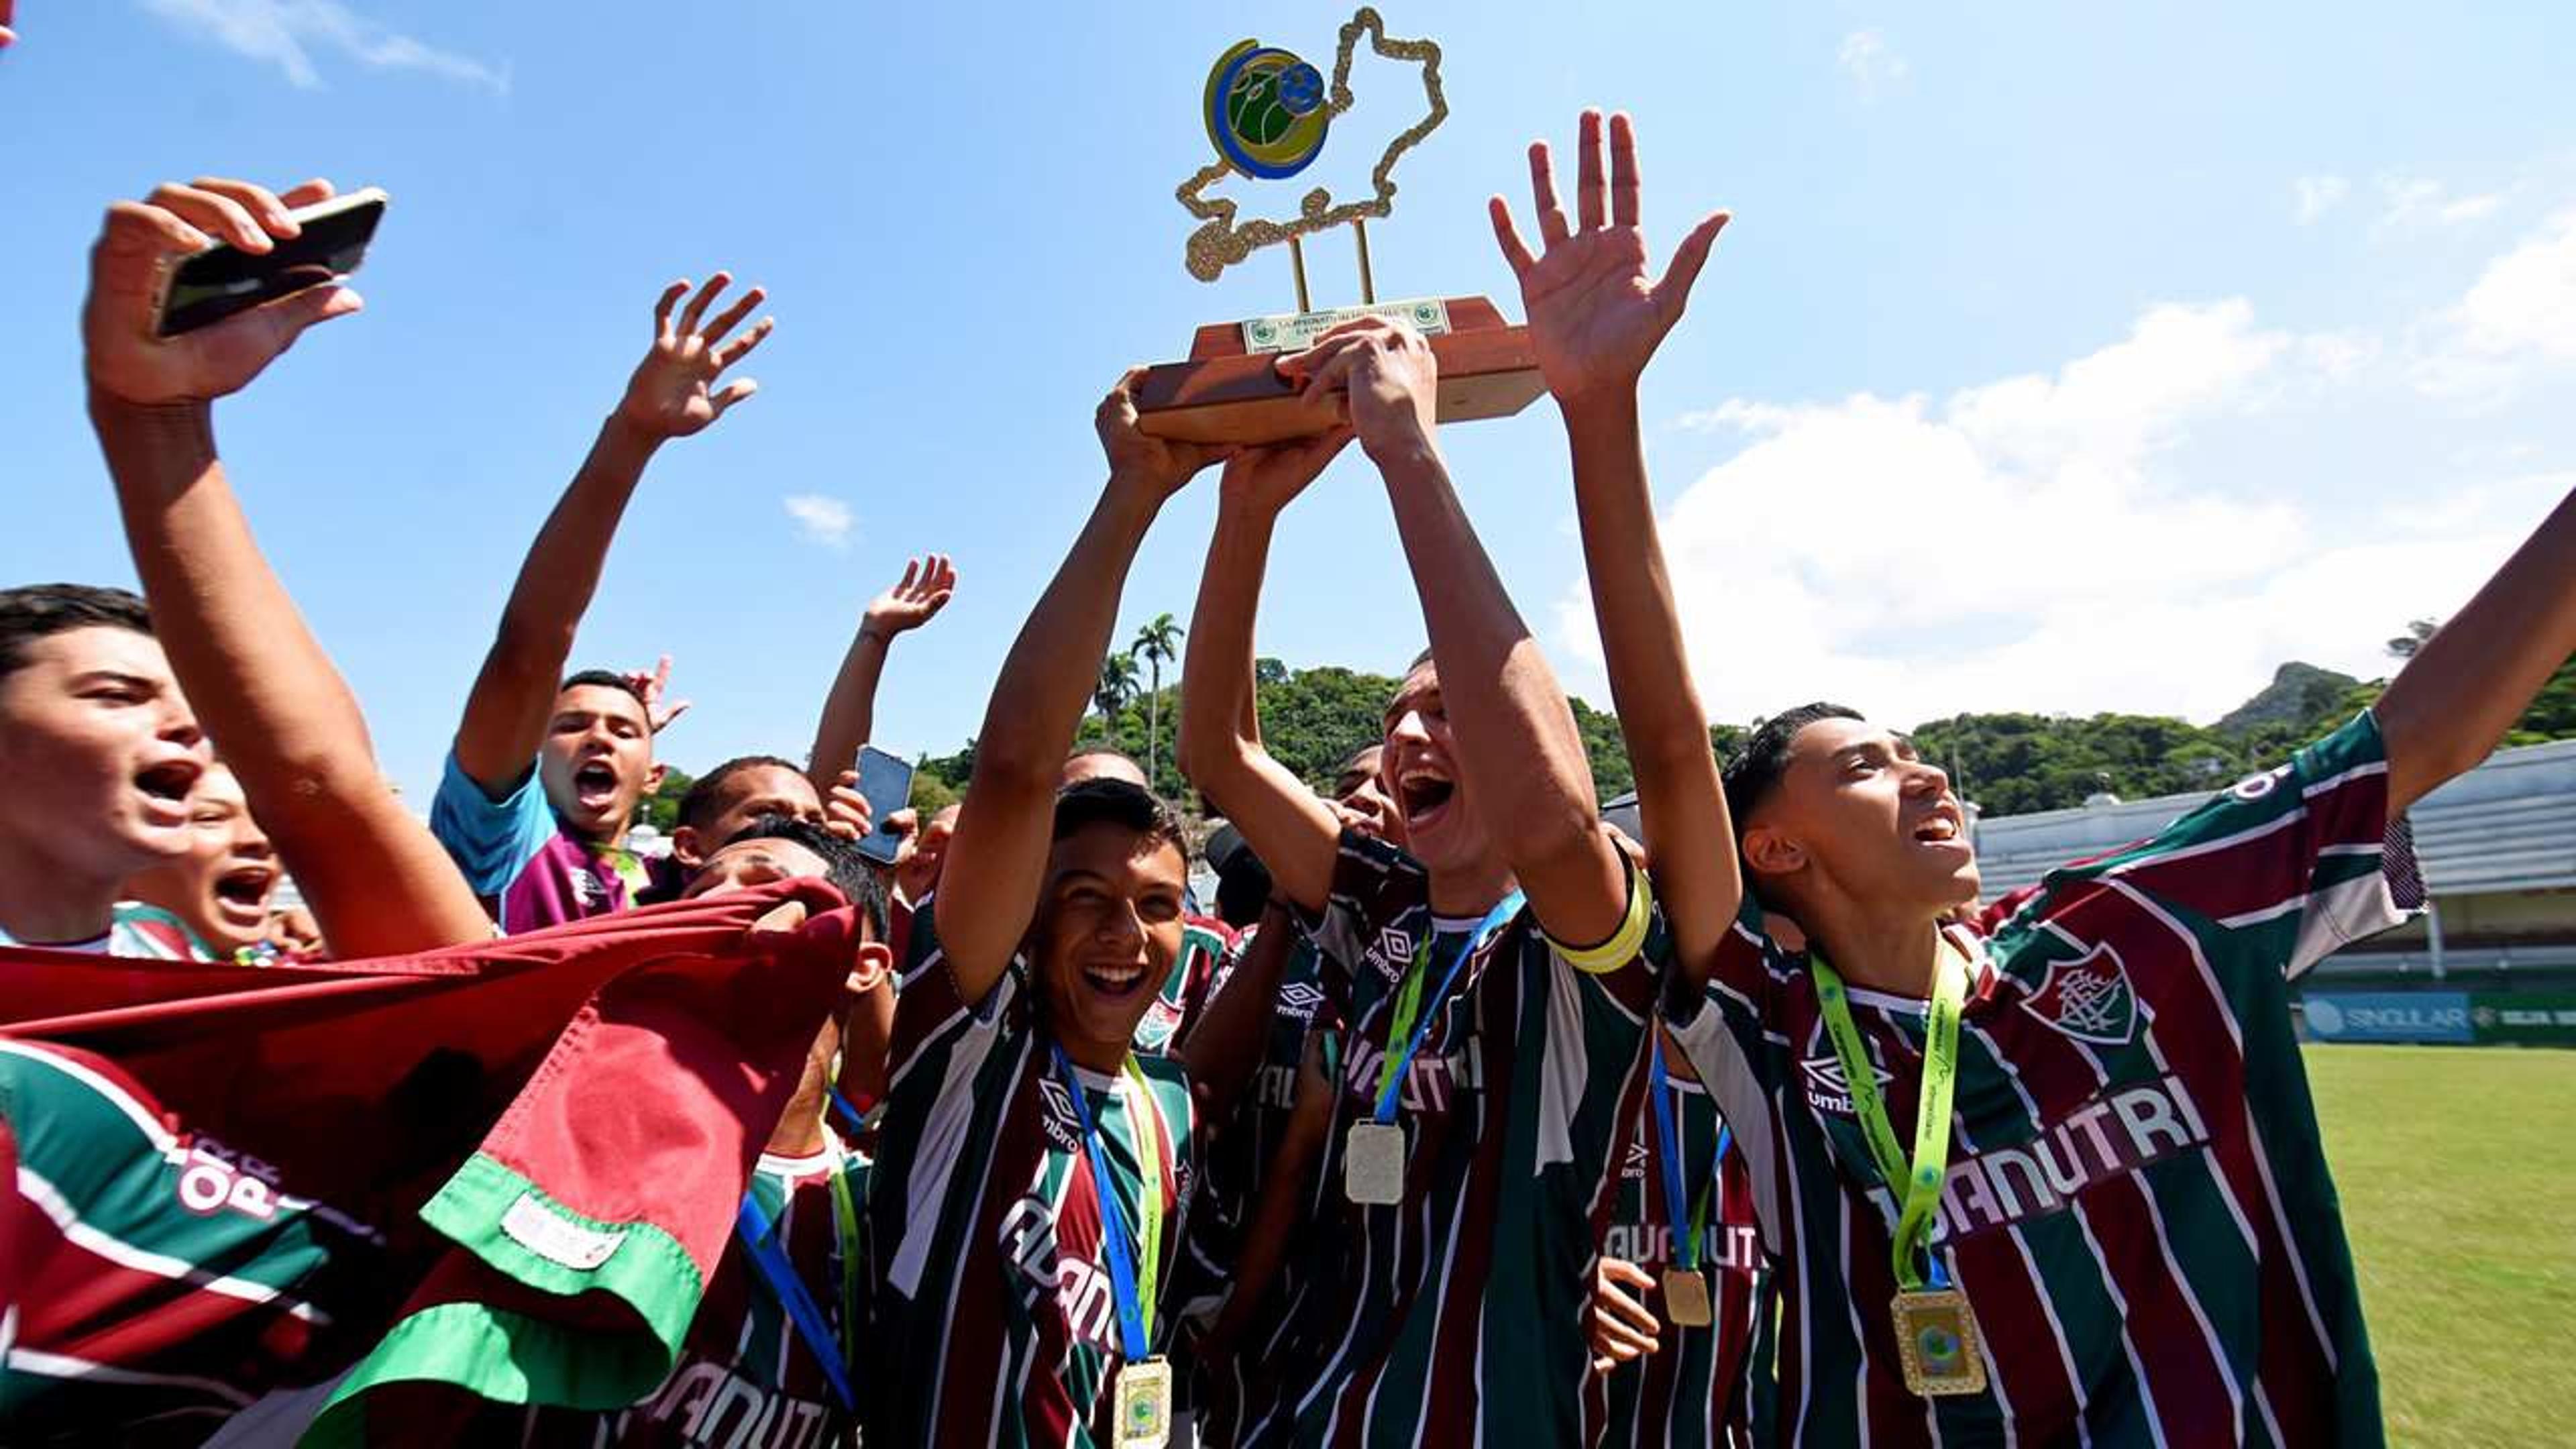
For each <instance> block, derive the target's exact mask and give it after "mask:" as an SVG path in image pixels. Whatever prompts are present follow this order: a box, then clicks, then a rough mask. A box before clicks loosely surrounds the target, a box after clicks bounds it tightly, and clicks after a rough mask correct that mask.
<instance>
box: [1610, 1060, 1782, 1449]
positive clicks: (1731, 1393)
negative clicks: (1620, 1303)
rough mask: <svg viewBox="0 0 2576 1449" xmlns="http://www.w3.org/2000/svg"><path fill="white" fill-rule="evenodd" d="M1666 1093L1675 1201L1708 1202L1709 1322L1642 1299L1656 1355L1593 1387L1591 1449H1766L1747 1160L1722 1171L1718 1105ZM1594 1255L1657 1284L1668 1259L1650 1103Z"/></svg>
mask: <svg viewBox="0 0 2576 1449" xmlns="http://www.w3.org/2000/svg"><path fill="white" fill-rule="evenodd" d="M1649 1090H1650V1091H1651V1090H1652V1088H1651V1087H1649ZM1670 1091H1671V1093H1672V1101H1673V1106H1674V1115H1673V1135H1674V1137H1675V1139H1676V1140H1677V1141H1678V1142H1679V1144H1680V1148H1681V1153H1680V1156H1681V1162H1682V1194H1683V1197H1684V1199H1685V1201H1686V1203H1687V1204H1688V1205H1689V1206H1687V1207H1685V1209H1684V1211H1685V1212H1686V1213H1689V1212H1692V1211H1694V1210H1697V1206H1698V1204H1699V1203H1700V1201H1701V1199H1702V1198H1703V1196H1705V1197H1706V1199H1707V1207H1706V1209H1705V1214H1706V1216H1705V1226H1703V1227H1702V1228H1701V1231H1700V1252H1699V1263H1700V1271H1701V1272H1702V1273H1703V1274H1705V1275H1706V1277H1707V1279H1708V1283H1709V1305H1710V1307H1711V1309H1712V1310H1713V1311H1712V1313H1711V1315H1710V1316H1711V1319H1712V1321H1711V1322H1710V1324H1709V1325H1708V1326H1707V1327H1704V1328H1689V1327H1684V1326H1682V1325H1680V1324H1676V1323H1674V1322H1673V1321H1672V1317H1671V1315H1670V1314H1669V1313H1668V1312H1666V1310H1665V1308H1664V1303H1663V1290H1662V1288H1661V1287H1660V1286H1658V1287H1657V1288H1655V1289H1653V1290H1650V1291H1648V1292H1647V1293H1645V1294H1644V1295H1643V1297H1644V1298H1645V1301H1646V1311H1648V1312H1649V1313H1652V1314H1654V1315H1655V1317H1656V1319H1657V1320H1658V1321H1659V1322H1661V1323H1662V1324H1663V1333H1662V1334H1661V1335H1660V1337H1659V1338H1658V1341H1657V1342H1658V1347H1657V1348H1656V1350H1655V1352H1654V1353H1652V1354H1650V1355H1648V1356H1646V1357H1644V1358H1638V1359H1630V1360H1629V1361H1628V1362H1626V1363H1623V1364H1621V1365H1619V1367H1618V1368H1616V1369H1614V1370H1612V1371H1611V1372H1610V1373H1609V1374H1607V1375H1604V1376H1602V1377H1601V1378H1600V1379H1598V1380H1596V1383H1597V1384H1598V1386H1599V1387H1598V1390H1597V1392H1599V1393H1600V1395H1601V1396H1602V1401H1603V1402H1602V1406H1601V1409H1600V1410H1599V1411H1598V1417H1599V1418H1600V1420H1601V1422H1602V1423H1603V1424H1604V1429H1603V1432H1602V1435H1601V1437H1600V1438H1599V1439H1598V1440H1596V1441H1595V1442H1596V1443H1597V1444H1600V1445H1604V1446H1609V1449H1626V1446H1639V1449H1642V1446H1646V1445H1660V1446H1667V1449H1702V1446H1715V1445H1724V1446H1728V1449H1737V1446H1750V1445H1753V1444H1756V1443H1767V1442H1769V1441H1768V1437H1767V1432H1766V1431H1765V1429H1764V1428H1763V1427H1762V1426H1763V1425H1764V1423H1765V1421H1764V1420H1763V1419H1761V1418H1759V1417H1757V1414H1756V1410H1757V1409H1765V1408H1767V1407H1768V1404H1769V1399H1770V1379H1771V1343H1770V1338H1771V1319H1772V1314H1773V1310H1774V1307H1775V1304H1774V1303H1773V1300H1772V1294H1771V1283H1770V1276H1769V1274H1767V1273H1766V1272H1765V1271H1764V1270H1763V1261H1762V1243H1761V1238H1760V1235H1759V1234H1758V1233H1757V1232H1756V1230H1755V1228H1754V1225H1753V1192H1752V1184H1751V1183H1750V1182H1749V1181H1748V1180H1747V1179H1746V1177H1745V1172H1744V1154H1743V1153H1740V1152H1737V1151H1735V1150H1733V1149H1732V1148H1731V1147H1730V1148H1729V1149H1728V1151H1727V1153H1726V1157H1725V1159H1724V1162H1723V1164H1722V1165H1721V1163H1720V1161H1719V1159H1718V1156H1717V1148H1718V1140H1719V1137H1718V1128H1719V1126H1720V1125H1721V1122H1720V1119H1719V1117H1718V1115H1717V1107H1716V1105H1715V1104H1714V1103H1713V1102H1711V1101H1710V1100H1709V1095H1708V1093H1707V1092H1706V1091H1705V1090H1704V1089H1702V1088H1701V1086H1700V1084H1699V1083H1697V1082H1693V1081H1687V1080H1684V1079H1682V1078H1679V1077H1676V1078H1675V1079H1673V1081H1672V1083H1671V1085H1670ZM1689 1221H1690V1219H1689V1218H1688V1217H1685V1218H1684V1222H1685V1223H1686V1224H1687V1223H1688V1222H1689ZM1601 1251H1602V1252H1603V1253H1604V1254H1605V1255H1607V1256H1609V1257H1613V1258H1619V1259H1622V1260H1624V1261H1626V1262H1630V1263H1634V1264H1636V1265H1637V1266H1638V1267H1640V1268H1643V1269H1645V1270H1646V1272H1647V1273H1648V1274H1649V1275H1651V1276H1652V1277H1654V1278H1655V1280H1656V1282H1657V1283H1658V1285H1660V1284H1661V1282H1662V1280H1663V1276H1664V1270H1665V1269H1666V1268H1668V1267H1670V1266H1672V1264H1673V1262H1674V1254H1673V1229H1672V1217H1671V1215H1670V1213H1669V1212H1668V1211H1667V1209H1666V1208H1665V1205H1664V1156H1663V1141H1662V1133H1661V1132H1659V1131H1658V1130H1657V1128H1656V1126H1655V1114H1654V1111H1653V1110H1652V1107H1651V1105H1650V1106H1649V1107H1648V1108H1647V1109H1646V1110H1642V1111H1640V1112H1638V1113H1637V1130H1636V1133H1635V1135H1634V1136H1632V1137H1631V1138H1630V1139H1629V1142H1628V1146H1627V1149H1626V1152H1625V1156H1624V1160H1623V1161H1622V1162H1621V1164H1620V1167H1619V1197H1618V1203H1617V1206H1616V1207H1614V1208H1613V1209H1612V1210H1611V1216H1610V1230H1609V1231H1608V1232H1607V1233H1605V1234H1603V1236H1602V1240H1601ZM1757 1380H1758V1381H1757Z"/></svg>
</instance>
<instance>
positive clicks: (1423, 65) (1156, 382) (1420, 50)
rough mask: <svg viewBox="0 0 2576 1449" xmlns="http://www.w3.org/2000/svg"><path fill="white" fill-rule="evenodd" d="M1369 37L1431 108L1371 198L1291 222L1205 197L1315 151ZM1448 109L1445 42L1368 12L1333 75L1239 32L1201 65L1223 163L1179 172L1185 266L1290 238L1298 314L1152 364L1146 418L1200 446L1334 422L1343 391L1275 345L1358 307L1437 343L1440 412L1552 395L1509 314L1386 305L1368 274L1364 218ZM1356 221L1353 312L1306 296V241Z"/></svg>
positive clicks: (1395, 148)
mask: <svg viewBox="0 0 2576 1449" xmlns="http://www.w3.org/2000/svg"><path fill="white" fill-rule="evenodd" d="M1362 36H1366V37H1367V38H1368V41H1369V45H1370V48H1371V49H1372V50H1373V51H1374V52H1375V53H1376V54H1377V55H1379V56H1382V57H1385V58H1387V59H1389V60H1395V61H1401V62H1408V63H1411V64H1413V65H1416V66H1418V67H1420V69H1421V73H1422V91H1423V98H1424V100H1425V101H1426V102H1427V109H1426V110H1425V112H1424V114H1423V116H1422V118H1421V119H1420V120H1418V121H1416V122H1414V124H1413V125H1411V126H1410V127H1407V128H1406V129H1405V130H1404V131H1402V132H1401V133H1399V134H1398V135H1397V136H1396V137H1395V139H1394V140H1393V141H1391V142H1389V143H1388V145H1387V148H1386V154H1385V155H1383V156H1381V157H1380V158H1379V159H1378V163H1377V167H1376V169H1375V170H1374V171H1372V172H1371V173H1370V181H1371V184H1372V186H1373V188H1374V194H1373V195H1371V196H1370V197H1368V198H1367V199H1365V200H1354V201H1344V202H1338V203H1337V202H1335V201H1334V200H1333V196H1332V193H1331V191H1330V190H1328V189H1327V188H1324V187H1320V186H1319V187H1316V188H1314V189H1312V190H1310V191H1308V192H1307V193H1306V194H1305V196H1304V198H1303V199H1302V200H1301V201H1300V202H1299V204H1298V207H1297V213H1296V215H1295V216H1294V217H1292V218H1290V219H1288V220H1285V221H1273V220H1268V219H1265V218H1253V219H1250V220H1240V219H1238V211H1239V207H1238V204H1237V203H1236V202H1235V201H1234V200H1233V199H1231V198H1228V197H1210V196H1209V195H1208V191H1209V188H1211V187H1213V186H1215V185H1217V184H1218V183H1219V182H1221V181H1223V180H1225V179H1226V178H1228V177H1239V178H1242V179H1244V180H1246V181H1281V180H1285V179H1287V178H1289V177H1291V176H1294V175H1296V174H1297V173H1298V172H1300V171H1303V170H1304V169H1306V167H1307V166H1309V165H1311V164H1312V163H1313V162H1314V160H1315V158H1316V157H1317V156H1318V155H1320V154H1322V151H1323V148H1324V139H1325V136H1326V135H1327V133H1328V132H1329V131H1330V130H1331V126H1332V121H1333V118H1334V117H1335V116H1338V115H1341V114H1342V113H1343V112H1345V111H1348V110H1349V109H1350V108H1351V89H1350V75H1351V59H1352V57H1353V55H1355V54H1356V53H1357V51H1358V47H1359V42H1360V39H1361V37H1362ZM1448 115H1449V104H1448V102H1447V101H1446V100H1444V99H1442V97H1441V93H1440V47H1439V46H1437V45H1435V44H1433V43H1432V42H1430V41H1428V40H1395V39H1390V38H1389V37H1388V36H1387V33H1386V25H1385V22H1383V21H1382V20H1380V19H1379V18H1378V13H1377V11H1375V10H1373V9H1369V8H1366V7H1363V8H1362V9H1361V10H1360V11H1359V13H1357V14H1355V15H1353V16H1352V17H1351V20H1350V23H1349V24H1347V25H1345V26H1343V27H1342V31H1341V44H1340V50H1339V53H1338V54H1337V55H1336V57H1335V59H1334V62H1333V75H1332V80H1331V82H1330V83H1329V84H1327V83H1326V81H1325V79H1324V77H1323V75H1322V73H1321V72H1319V71H1318V70H1317V69H1316V68H1315V67H1314V66H1312V65H1309V64H1307V63H1306V62H1305V61H1303V60H1301V59H1299V58H1298V57H1297V56H1296V55H1294V54H1293V53H1291V52H1289V51H1285V50H1281V49H1279V48H1277V47H1275V46H1268V45H1263V44H1262V43H1260V42H1259V41H1257V40H1246V41H1243V42H1241V43H1239V44H1237V45H1235V46H1234V47H1233V48H1232V49H1230V50H1228V51H1226V53H1225V54H1224V55H1222V56H1219V57H1218V58H1217V63H1216V66H1215V68H1214V69H1212V70H1211V71H1209V73H1208V81H1207V93H1206V98H1205V103H1204V107H1203V119H1204V120H1205V121H1206V123H1207V133H1208V140H1209V141H1210V142H1211V143H1212V144H1213V145H1214V146H1215V147H1216V153H1217V156H1216V159H1215V160H1214V161H1212V162H1210V163H1209V164H1208V165H1206V166H1204V167H1202V168H1200V170H1199V171H1198V172H1197V173H1196V174H1195V175H1193V176H1191V177H1190V179H1189V180H1187V181H1185V182H1183V183H1182V184H1181V187H1180V189H1179V191H1178V192H1176V193H1175V195H1177V196H1178V197H1179V199H1180V203H1181V205H1182V206H1183V207H1184V208H1185V209H1187V210H1188V211H1189V213H1190V215H1192V216H1194V217H1196V218H1198V220H1199V223H1200V224H1199V227H1198V229H1197V230H1196V231H1193V232H1191V233H1190V239H1189V245H1188V249H1187V254H1186V256H1187V263H1188V267H1189V273H1190V275H1191V276H1194V277H1196V278H1198V279H1199V280H1200V281H1203V282H1213V281H1215V280H1216V279H1217V277H1218V276H1219V275H1221V274H1222V273H1223V272H1224V271H1225V269H1226V268H1227V267H1229V266H1232V265H1233V264H1235V263H1237V262H1240V261H1242V260H1244V259H1245V258H1247V257H1249V256H1251V255H1252V253H1254V252H1255V251H1257V250H1259V249H1261V248H1263V247H1267V246H1274V245H1277V244H1279V243H1281V242H1285V243H1286V244H1287V247H1288V257H1289V264H1290V268H1291V271H1292V273H1293V275H1294V278H1295V281H1296V289H1297V310H1296V311H1294V312H1288V313H1281V314H1278V315H1275V316H1264V317H1252V318H1247V319H1244V320H1241V321H1236V322H1219V323H1212V324H1210V325H1208V326H1205V327H1201V328H1200V329H1199V331H1198V336H1197V338H1196V339H1195V340H1194V341H1193V343H1192V344H1191V347H1190V355H1189V359H1188V360H1187V361H1184V362H1167V363H1163V364H1161V365H1160V366H1157V367H1153V368H1149V369H1147V371H1146V374H1145V379H1144V382H1143V384H1142V385H1141V386H1140V387H1139V388H1138V389H1137V395H1136V410H1137V413H1138V415H1139V416H1138V419H1137V422H1138V426H1139V427H1141V428H1142V429H1143V430H1144V431H1145V432H1147V433H1150V434H1152V435H1154V436H1156V437H1162V438H1179V439H1185V440H1187V441H1191V442H1201V443H1270V442H1278V441H1280V440H1282V439H1285V438H1296V437H1304V436H1307V435H1310V434H1313V433H1320V432H1322V431H1324V430H1325V429H1327V428H1330V427H1332V426H1333V424H1334V423H1335V422H1337V421H1338V420H1339V418H1340V405H1339V402H1338V400H1336V399H1319V400H1317V401H1316V402H1313V403H1308V402H1305V401H1304V400H1303V399H1301V398H1300V397H1299V395H1298V389H1297V388H1296V387H1295V386H1294V385H1292V384H1291V383H1289V382H1288V381H1287V380H1286V379H1284V378H1282V377H1281V376H1280V375H1279V372H1278V368H1277V362H1278V359H1279V356H1280V354H1282V353H1288V352H1295V351H1299V350H1301V349H1303V348H1305V347H1307V346H1309V345H1310V344H1312V343H1313V342H1314V340H1315V339H1316V338H1317V337H1319V336H1321V335H1323V334H1324V333H1325V332H1326V331H1328V330H1330V329H1331V328H1333V327H1335V326H1337V325H1339V324H1341V323H1343V322H1347V321H1349V320H1351V319H1352V318H1355V317H1361V316H1368V315H1377V316H1383V317H1390V318H1395V319H1398V320H1401V321H1403V322H1406V323H1409V324H1411V325H1412V327H1413V329H1414V330H1415V331H1417V332H1420V333H1422V334H1423V335H1424V336H1425V337H1426V338H1428V339H1429V340H1430V343H1431V351H1432V355H1433V356H1434V357H1435V358H1436V359H1438V361H1439V364H1440V394H1439V399H1438V404H1437V406H1438V416H1439V420H1440V421H1442V422H1444V423H1446V422H1458V421H1464V420H1467V419H1470V418H1499V417H1508V416H1509V415H1511V414H1513V413H1516V412H1519V411H1520V410H1521V409H1522V408H1525V407H1527V406H1529V405H1530V403H1531V401H1532V400H1533V399H1535V398H1537V396H1538V395H1539V393H1541V392H1542V391H1544V390H1545V384H1544V383H1543V382H1541V381H1540V379H1539V374H1538V356H1537V354H1536V353H1535V352H1533V351H1532V350H1531V348H1530V340H1529V329H1528V328H1526V327H1518V326H1514V325H1512V324H1511V323H1509V322H1506V321H1505V320H1504V319H1503V314H1502V312H1501V311H1500V309H1498V308H1496V307H1495V306H1494V304H1493V303H1492V302H1491V301H1490V300H1488V299H1486V298H1483V297H1416V298H1408V299H1405V300H1401V301H1389V302H1381V301H1379V300H1378V299H1377V283H1376V279H1375V278H1374V277H1373V276H1372V275H1371V273H1370V269H1369V246H1368V223H1369V221H1370V219H1371V218H1379V219H1383V218H1385V217H1387V216H1389V215H1391V214H1392V213H1393V211H1394V203H1395V163H1396V161H1397V159H1398V158H1400V157H1401V156H1403V155H1404V153H1405V152H1407V151H1409V150H1411V149H1413V147H1414V146H1415V145H1416V144H1418V143H1419V142H1420V141H1421V140H1422V138H1423V137H1425V136H1428V135H1430V134H1431V132H1432V130H1433V129H1434V128H1435V127H1437V126H1438V125H1439V124H1440V123H1441V122H1442V121H1443V120H1445V119H1447V118H1448ZM1338 226H1348V227H1349V228H1350V230H1351V237H1352V240H1353V243H1354V245H1355V247H1356V249H1357V252H1358V258H1359V283H1360V300H1359V304H1358V305H1357V306H1351V307H1337V308H1330V309H1326V310H1322V311H1317V310H1315V308H1314V306H1313V304H1312V303H1311V301H1310V300H1309V298H1308V296H1307V290H1306V253H1305V246H1304V242H1303V238H1305V237H1308V236H1313V235H1316V234H1318V233H1320V232H1323V231H1326V230H1329V229H1331V228H1333V227H1338Z"/></svg>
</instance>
